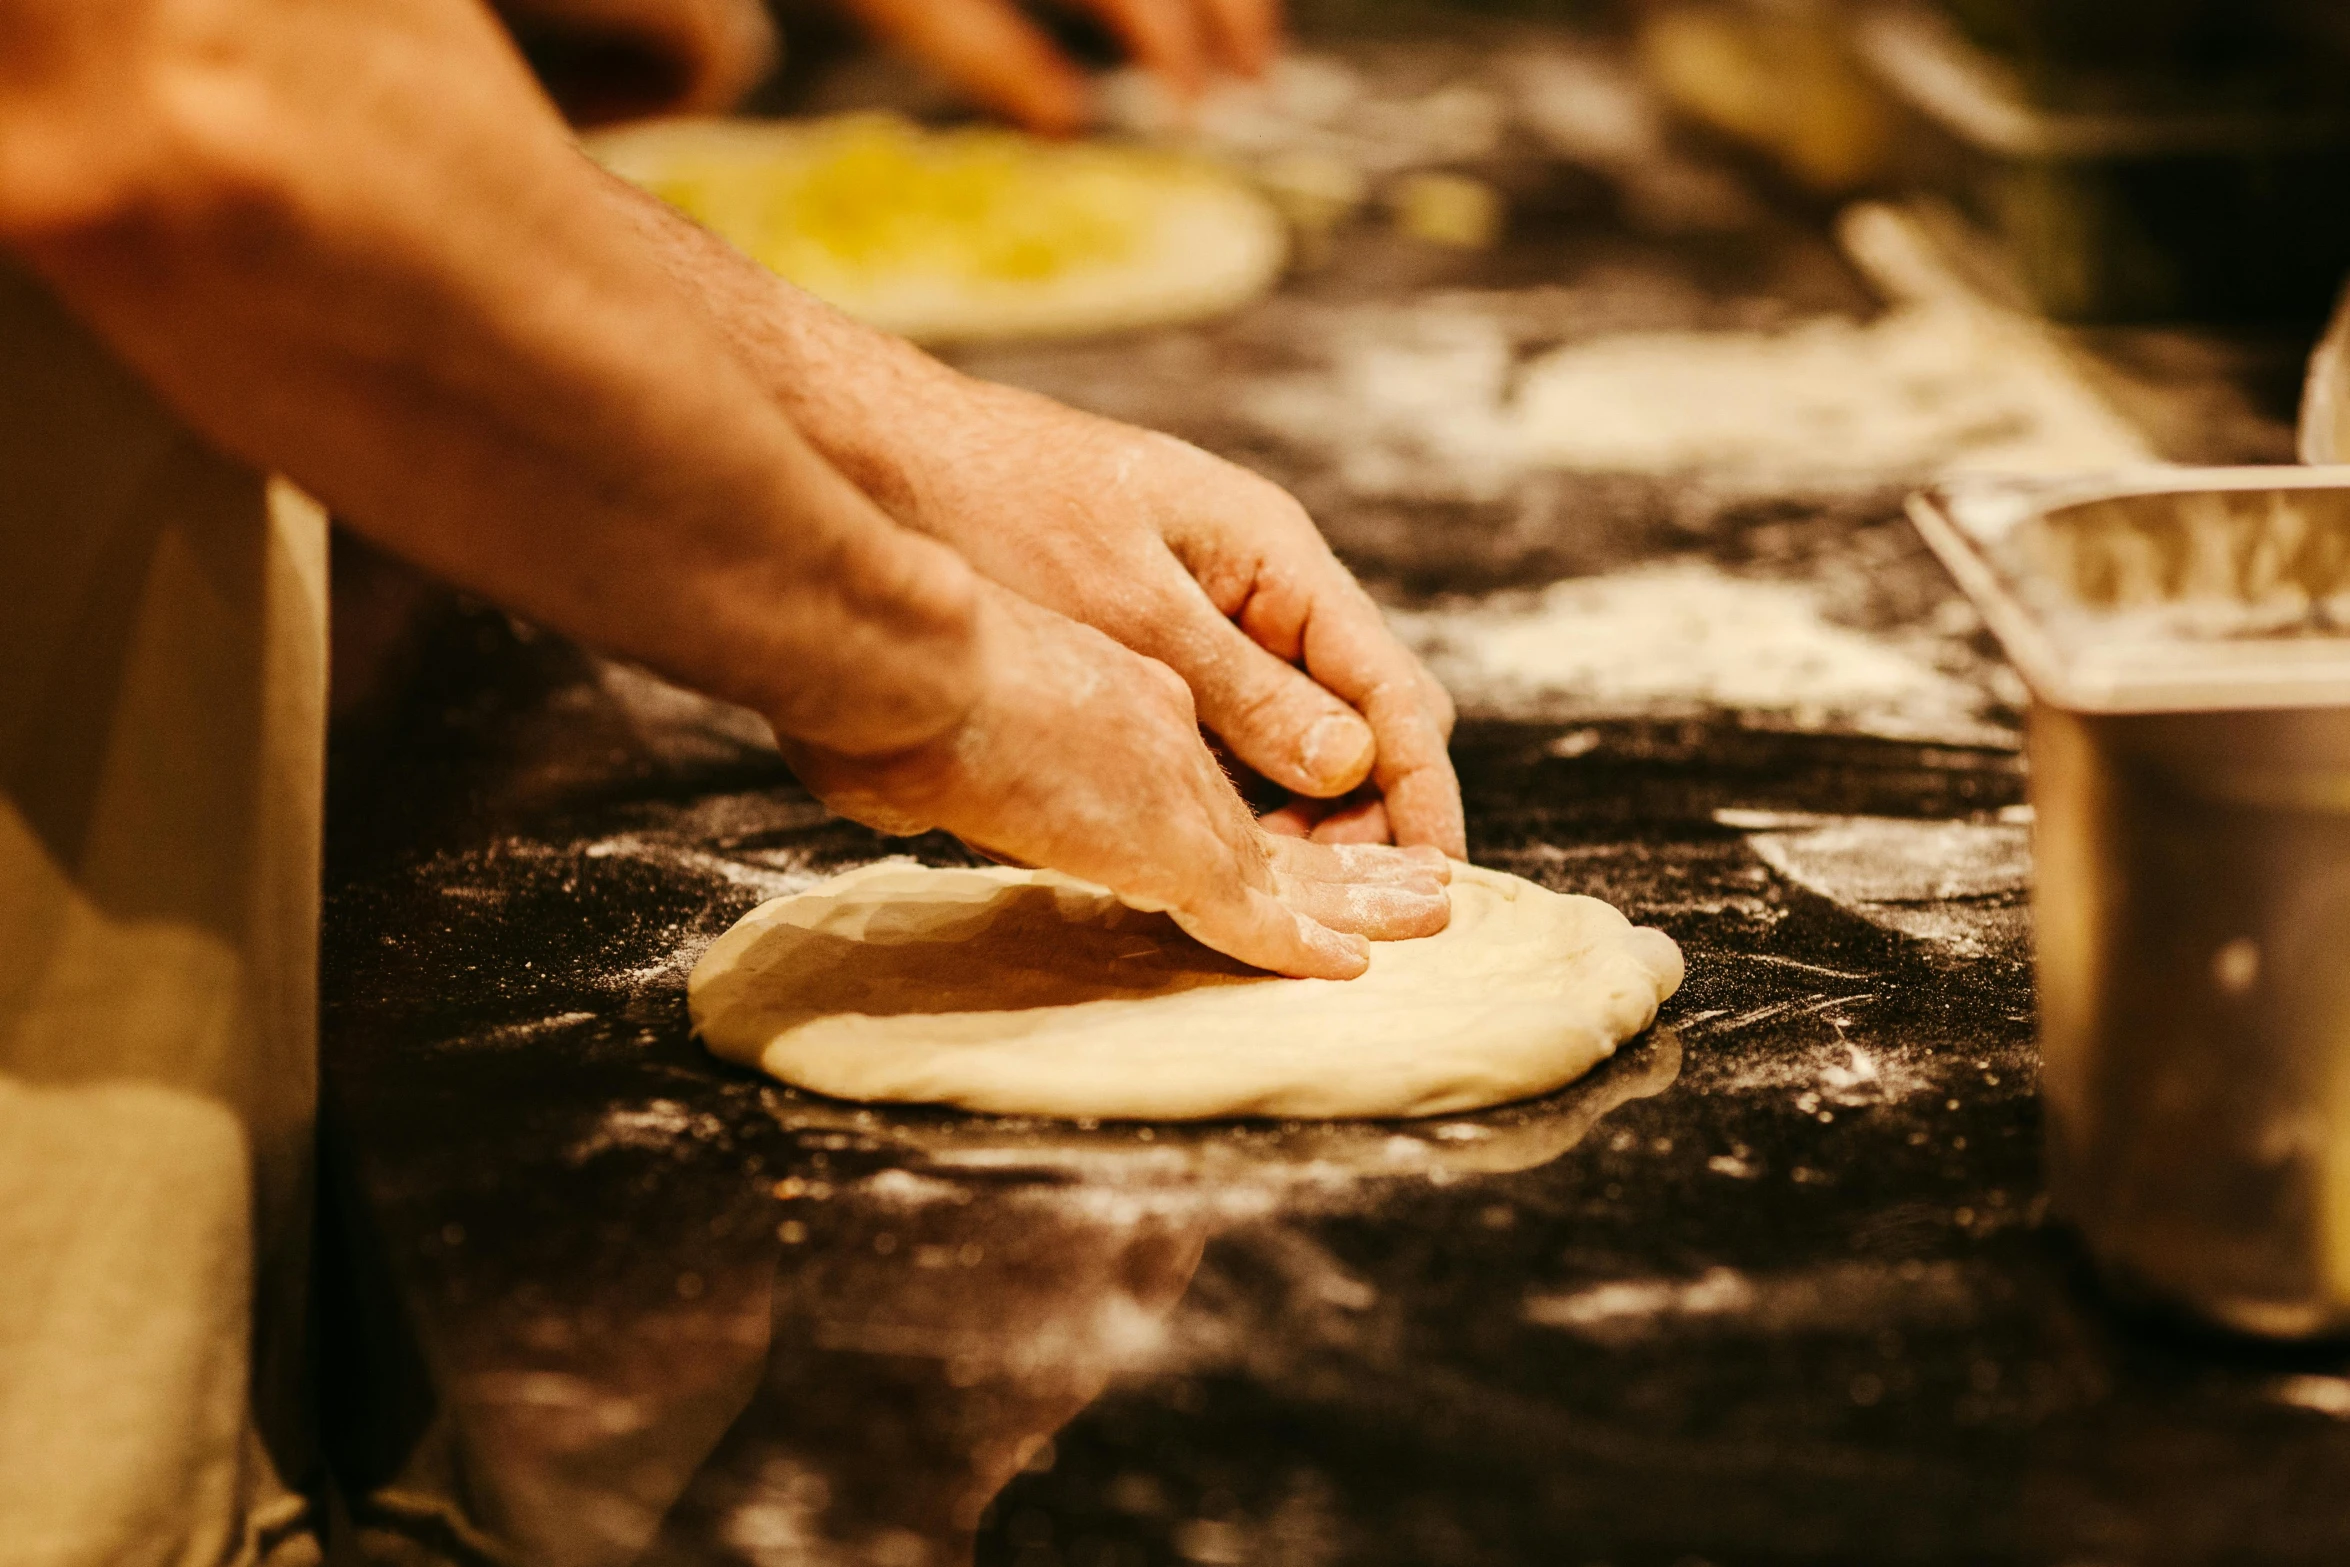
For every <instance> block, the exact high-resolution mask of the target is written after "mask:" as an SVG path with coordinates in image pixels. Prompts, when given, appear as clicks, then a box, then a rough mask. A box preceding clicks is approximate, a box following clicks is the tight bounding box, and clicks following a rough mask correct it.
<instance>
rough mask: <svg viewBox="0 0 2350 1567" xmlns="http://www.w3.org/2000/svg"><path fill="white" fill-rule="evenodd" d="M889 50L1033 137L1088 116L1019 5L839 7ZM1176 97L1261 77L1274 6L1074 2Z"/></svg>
mask: <svg viewBox="0 0 2350 1567" xmlns="http://www.w3.org/2000/svg"><path fill="white" fill-rule="evenodd" d="M842 4H843V6H844V8H845V9H847V10H848V11H849V12H851V13H852V14H853V15H855V16H856V17H857V19H858V20H859V21H861V22H863V23H864V24H865V25H866V26H867V27H868V28H870V29H871V30H872V31H873V32H874V33H876V34H878V35H879V36H880V37H881V38H883V39H884V40H886V41H887V42H889V43H891V44H893V45H895V46H896V47H898V48H900V49H902V50H904V51H905V52H906V53H908V54H910V55H912V56H914V57H915V58H916V59H917V60H919V61H921V62H922V63H923V64H924V65H927V66H928V67H930V68H931V69H932V70H934V71H936V72H937V73H938V74H939V75H941V76H943V77H945V78H946V79H947V80H948V81H950V82H952V83H953V84H954V85H956V86H957V87H959V88H961V89H962V90H963V91H964V92H966V93H968V94H969V95H970V96H971V97H972V98H974V99H976V100H977V101H978V102H979V103H981V104H983V105H985V106H986V107H988V108H990V109H994V110H996V111H997V112H998V113H1001V114H1003V115H1006V116H1008V117H1009V118H1011V119H1012V120H1014V121H1015V122H1017V123H1018V124H1021V125H1024V126H1026V127H1027V128H1028V129H1030V130H1032V131H1042V132H1045V133H1047V134H1050V135H1066V134H1068V133H1069V132H1071V131H1076V130H1081V129H1083V128H1084V126H1085V124H1086V121H1087V120H1088V119H1089V118H1090V117H1091V115H1090V112H1089V103H1088V94H1087V89H1086V84H1085V78H1084V76H1083V74H1082V73H1080V72H1079V70H1078V69H1077V67H1076V65H1075V64H1074V63H1072V62H1071V61H1070V59H1069V57H1068V56H1067V55H1065V54H1063V53H1062V52H1061V51H1060V49H1059V48H1058V47H1056V46H1055V45H1054V43H1053V41H1052V39H1051V38H1050V37H1048V36H1047V35H1046V34H1045V32H1044V31H1043V30H1042V29H1041V28H1039V27H1038V26H1037V25H1036V24H1035V23H1034V22H1032V21H1030V20H1029V19H1028V18H1027V17H1026V16H1023V15H1022V14H1021V11H1020V7H1019V6H1018V5H1017V4H1015V3H1014V0H842ZM1077 9H1080V10H1083V11H1086V12H1089V13H1091V14H1092V15H1093V17H1094V18H1095V19H1096V20H1098V21H1100V22H1101V23H1102V24H1104V25H1105V26H1107V27H1108V28H1110V30H1111V31H1113V32H1115V33H1116V34H1117V35H1118V38H1119V41H1120V42H1122V43H1123V44H1124V45H1125V46H1126V49H1127V51H1128V52H1129V53H1130V54H1132V55H1133V57H1134V58H1135V60H1136V61H1137V62H1138V63H1140V64H1141V65H1142V66H1143V67H1144V68H1145V69H1147V70H1149V71H1150V72H1151V73H1152V74H1153V75H1155V76H1157V77H1158V78H1159V79H1160V80H1161V81H1162V82H1164V83H1165V84H1166V85H1167V86H1168V87H1169V88H1170V89H1172V90H1173V91H1174V92H1175V94H1176V95H1177V96H1178V97H1182V98H1187V99H1188V98H1191V97H1194V96H1196V95H1197V94H1198V92H1199V90H1200V88H1201V87H1202V86H1203V85H1204V84H1205V81H1206V79H1207V75H1208V73H1209V72H1210V71H1211V70H1222V71H1228V72H1231V73H1233V74H1235V75H1241V76H1255V75H1257V74H1259V73H1260V72H1262V71H1263V70H1264V69H1265V67H1266V66H1267V65H1268V64H1270V63H1271V61H1272V58H1273V51H1274V48H1275V45H1276V42H1277V40H1278V38H1279V34H1280V31H1281V8H1280V5H1279V3H1278V0H1078V4H1077Z"/></svg>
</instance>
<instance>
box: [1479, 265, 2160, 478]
mask: <svg viewBox="0 0 2350 1567" xmlns="http://www.w3.org/2000/svg"><path fill="white" fill-rule="evenodd" d="M1512 412H1513V415H1514V418H1513V421H1512V422H1513V424H1514V427H1515V433H1516V436H1517V439H1518V441H1519V443H1520V448H1521V450H1522V451H1523V453H1524V454H1525V457H1526V459H1527V460H1528V461H1531V462H1536V463H1541V464H1545V465H1550V466H1557V467H1564V468H1577V469H1590V470H1614V471H1624V470H1629V471H1634V472H1641V473H1697V472H1701V471H1706V472H1714V473H1722V472H1727V473H1729V474H1731V475H1734V476H1736V478H1737V479H1738V480H1739V481H1740V483H1741V485H1742V486H1745V485H1752V486H1755V487H1768V486H1774V485H1781V484H1785V485H1793V486H1798V487H1801V486H1806V485H1817V484H1819V483H1821V482H1822V481H1826V482H1828V483H1831V484H1834V485H1837V486H1839V487H1844V486H1852V485H1866V484H1873V483H1883V482H1888V481H1892V482H1899V481H1904V480H1913V479H1920V478H1925V477H1933V476H1940V475H1943V474H1948V473H1957V472H1995V473H2047V472H2063V471H2069V470H2076V469H2081V468H2100V467H2118V466H2126V465H2128V464H2131V463H2133V462H2144V461H2147V460H2148V457H2149V455H2150V454H2149V452H2148V450H2147V447H2146V444H2145V441H2144V439H2143V438H2142V437H2140V436H2139V435H2138V434H2137V433H2136V432H2135V431H2134V430H2132V429H2131V428H2130V427H2129V426H2128V425H2127V424H2126V423H2124V422H2123V421H2122V419H2121V418H2120V416H2119V415H2117V414H2115V413H2114V412H2113V411H2112V410H2111V409H2109V408H2107V407H2106V405H2105V404H2104V403H2103V402H2102V401H2101V400H2100V399H2098V398H2097V397H2096V396H2095V395H2094V394H2093V393H2092V392H2090V391H2089V390H2087V389H2086V388H2085V387H2083V386H2082V385H2081V384H2080V383H2079V382H2077V381H2074V380H2071V379H2068V378H2065V377H2061V376H2059V375H2055V374H2051V373H2049V372H2048V369H2047V366H2045V365H2044V364H2043V363H2041V362H2040V361H2039V360H2038V359H2037V358H2035V357H2033V356H2028V355H2022V354H2019V353H2018V352H2017V351H2016V350H2015V348H2014V345H2012V344H2010V343H2008V342H2005V341H2003V339H2002V337H2001V335H2000V334H1998V333H1995V332H1990V331H1986V330H1985V323H1984V313H1983V312H1981V311H1978V310H1973V309H1967V308H1963V307H1957V306H1947V305H1912V306H1903V307H1900V308H1896V309H1894V310H1891V311H1888V312H1887V313H1885V314H1884V315H1882V316H1880V317H1878V318H1877V319H1876V320H1874V321H1870V322H1866V323H1857V322H1852V321H1846V320H1839V319H1833V318H1829V319H1821V320H1814V321H1809V322H1805V323H1802V324H1800V325H1798V326H1796V327H1794V328H1792V329H1790V330H1788V331H1785V332H1779V333H1772V334H1763V333H1743V332H1702V333H1701V332H1656V333H1642V334H1627V335H1623V336H1617V337H1609V338H1600V339H1596V340H1594V341H1592V342H1588V343H1577V344H1572V345H1569V346H1567V347H1565V348H1561V349H1558V350H1556V351H1554V352H1553V353H1551V354H1550V355H1548V356H1547V357H1545V358H1543V359H1540V360H1537V361H1536V362H1535V363H1534V364H1532V365H1530V366H1528V367H1527V369H1526V370H1525V372H1524V374H1523V376H1522V378H1521V379H1520V381H1519V384H1518V388H1517V397H1516V401H1515V407H1514V409H1513V410H1512Z"/></svg>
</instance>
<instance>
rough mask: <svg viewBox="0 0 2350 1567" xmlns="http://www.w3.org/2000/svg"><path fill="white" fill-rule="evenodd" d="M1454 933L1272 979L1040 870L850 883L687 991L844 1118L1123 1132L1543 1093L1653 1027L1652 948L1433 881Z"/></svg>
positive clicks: (1476, 875) (730, 944) (1382, 1112)
mask: <svg viewBox="0 0 2350 1567" xmlns="http://www.w3.org/2000/svg"><path fill="white" fill-rule="evenodd" d="M1451 893H1452V923H1451V924H1450V925H1449V926H1448V927H1446V929H1445V930H1444V931H1443V932H1441V933H1440V934H1438V935H1435V936H1429V937H1425V938H1422V939H1420V940H1416V941H1395V942H1375V943H1373V944H1372V948H1371V967H1370V971H1369V972H1368V973H1366V974H1364V975H1363V976H1362V977H1361V978H1359V979H1354V980H1347V981H1335V980H1317V979H1282V978H1278V977H1275V976H1273V975H1269V974H1265V973H1263V972H1261V971H1259V970H1256V969H1252V968H1248V967H1246V966H1245V965H1243V964H1240V963H1237V962H1234V961H1233V960H1231V959H1229V958H1225V957H1223V956H1221V955H1219V954H1217V953H1214V952H1211V951H1209V950H1208V949H1207V948H1205V947H1203V946H1201V945H1200V944H1199V943H1197V942H1195V941H1193V940H1192V939H1191V938H1190V937H1189V936H1186V935H1184V934H1183V933H1182V932H1181V931H1179V930H1178V929H1176V927H1175V924H1174V922H1173V921H1172V920H1170V919H1168V918H1167V916H1165V915H1163V914H1145V913H1141V912H1139V911H1137V910H1134V909H1130V908H1128V907H1126V906H1125V905H1124V904H1122V903H1120V902H1119V901H1118V900H1117V899H1116V898H1115V897H1114V896H1113V895H1111V894H1110V893H1108V892H1105V891H1104V890H1102V889H1101V888H1099V887H1095V886H1092V885H1090V884H1088V883H1085V882H1081V881H1075V880H1072V879H1070V878H1069V877H1066V876H1061V875H1058V874H1056V873H1054V872H1051V871H1022V870H1010V869H1005V868H1000V867H995V868H989V869H985V870H936V869H931V868H929V867H926V866H922V865H917V864H915V863H913V862H912V861H910V860H885V861H883V862H881V863H880V864H877V865H868V866H865V867H863V868H862V869H859V870H854V871H850V872H848V873H847V874H845V875H841V876H835V877H833V878H832V879H831V880H830V881H827V882H824V883H821V884H820V885H818V886H815V887H812V888H810V889H809V890H807V891H806V892H802V893H796V894H793V895H792V896H790V897H784V898H777V899H775V900H774V901H772V902H769V903H763V904H761V905H760V906H759V907H758V908H756V909H753V910H752V911H751V912H750V913H749V914H746V915H745V916H743V918H742V919H741V920H740V921H739V922H738V923H737V924H736V925H735V926H734V928H733V929H731V930H729V931H728V932H727V933H726V934H725V935H723V936H721V937H719V938H718V940H717V942H716V943H715V944H713V945H712V946H711V948H710V950H709V951H708V952H707V953H705V954H704V955H703V957H702V960H701V962H700V963H698V964H696V965H695V967H694V971H693V976H692V978H691V979H690V980H689V981H688V983H687V995H688V998H689V1004H690V1006H691V1009H692V1013H693V1020H694V1027H695V1029H696V1030H697V1031H698V1032H699V1033H700V1034H701V1036H702V1039H703V1040H704V1042H706V1043H707V1044H708V1045H709V1047H710V1048H711V1049H712V1050H714V1051H716V1052H717V1053H718V1054H719V1055H722V1056H725V1057H727V1058H728V1059H729V1060H733V1061H739V1062H742V1063H744V1064H745V1065H749V1066H757V1067H761V1068H764V1069H765V1070H766V1071H768V1072H770V1073H772V1074H773V1075H774V1076H776V1077H779V1078H781V1079H783V1080H784V1081H785V1082H787V1083H795V1084H797V1085H799V1086H800V1087H803V1088H812V1089H815V1090H816V1091H818V1092H819V1093H825V1094H831V1095H833V1096H835V1097H837V1098H842V1099H859V1100H889V1101H899V1102H908V1103H940V1102H943V1103H946V1104H954V1105H960V1106H963V1107H964V1108H966V1109H971V1110H984V1111H989V1112H993V1113H995V1114H999V1115H1052V1116H1067V1117H1072V1118H1081V1117H1101V1118H1104V1119H1108V1118H1121V1119H1134V1120H1188V1119H1195V1118H1202V1117H1222V1116H1281V1117H1286V1116H1300V1117H1304V1116H1313V1117H1323V1116H1411V1115H1439V1114H1446V1113H1450V1112H1454V1111H1461V1110H1473V1109H1477V1108H1480V1107H1482V1106H1485V1105H1494V1104H1501V1103H1504V1102H1506V1101H1508V1100H1512V1099H1523V1098H1528V1097H1530V1096H1533V1095H1536V1094H1543V1093H1548V1092H1550V1091H1551V1090H1552V1089H1555V1088H1558V1087H1560V1086H1562V1085H1564V1084H1566V1083H1568V1082H1571V1081H1573V1080H1574V1079H1575V1078H1578V1077H1580V1076H1582V1075H1583V1074H1584V1073H1585V1072H1588V1071H1589V1070H1591V1068H1592V1067H1593V1066H1595V1065H1597V1064H1598V1063H1599V1062H1600V1061H1602V1060H1604V1059H1605V1058H1606V1057H1607V1056H1609V1055H1610V1054H1612V1053H1613V1052H1614V1050H1615V1048H1616V1046H1617V1044H1618V1043H1620V1042H1621V1041H1623V1040H1625V1039H1628V1038H1630V1037H1631V1036H1632V1035H1634V1034H1637V1033H1639V1032H1640V1031H1641V1030H1642V1029H1644V1028H1646V1027H1648V1025H1649V1024H1650V1023H1651V1022H1652V1021H1654V1020H1655V1017H1656V1009H1657V1007H1658V1005H1659V1004H1660V1003H1661V1002H1662V1001H1663V1000H1664V999H1665V998H1666V997H1667V996H1670V995H1671V994H1672V993H1673V992H1674V991H1675V990H1676V989H1678V988H1679V986H1680V983H1681V954H1680V950H1679V949H1678V948H1677V947H1675V946H1674V945H1673V943H1672V941H1671V939H1670V938H1669V937H1667V936H1666V935H1665V934H1664V933H1663V932H1662V931H1656V930H1647V929H1640V928H1636V927H1634V926H1633V925H1632V924H1631V923H1630V922H1629V921H1628V920H1626V919H1625V918H1624V916H1623V915H1621V914H1619V913H1617V912H1616V911H1615V910H1614V909H1612V908H1610V907H1608V906H1607V905H1606V904H1604V903H1601V902H1600V901H1599V900H1597V899H1596V898H1581V897H1570V896H1564V895H1561V894H1559V893H1554V892H1549V891H1546V890H1545V889H1543V888H1541V887H1537V886H1535V885H1534V884H1533V883H1532V882H1529V881H1524V880H1521V879H1520V878H1518V877H1515V876H1507V875H1503V874H1501V873H1500V872H1498V871H1489V870H1481V869H1477V868H1474V867H1471V866H1466V865H1461V866H1456V867H1454V871H1453V881H1452V888H1451Z"/></svg>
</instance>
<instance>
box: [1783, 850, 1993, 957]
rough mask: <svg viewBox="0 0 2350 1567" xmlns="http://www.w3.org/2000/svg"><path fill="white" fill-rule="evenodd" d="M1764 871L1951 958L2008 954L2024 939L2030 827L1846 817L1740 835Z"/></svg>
mask: <svg viewBox="0 0 2350 1567" xmlns="http://www.w3.org/2000/svg"><path fill="white" fill-rule="evenodd" d="M1746 841H1747V843H1748V845H1749V846H1751V847H1752V848H1753V850H1754V852H1755V854H1756V855H1757V856H1758V857H1759V858H1760V859H1761V860H1762V861H1763V863H1764V864H1766V865H1768V866H1770V867H1771V869H1773V870H1774V871H1777V872H1778V873H1779V874H1780V875H1781V876H1783V877H1785V878H1786V879H1787V880H1788V881H1791V882H1793V883H1795V884H1796V885H1797V886H1799V887H1803V888H1805V889H1807V890H1809V891H1811V892H1814V893H1817V894H1819V895H1820V896H1821V897H1823V898H1826V899H1828V900H1829V901H1830V902H1832V903H1835V904H1836V905H1837V906H1838V907H1840V908H1845V909H1849V910H1851V911H1852V912H1853V913H1855V914H1858V915H1860V916H1861V917H1862V918H1863V919H1865V920H1868V921H1869V922H1870V923H1871V924H1874V925H1877V926H1879V927H1881V928H1883V929H1886V930H1892V931H1898V932H1899V933H1901V934H1902V935H1905V936H1909V937H1911V938H1913V939H1915V940H1919V941H1923V942H1926V943H1928V944H1929V945H1931V946H1934V947H1936V948H1938V949H1940V950H1942V951H1944V952H1947V953H1949V954H1950V955H1952V956H1955V957H1968V958H1973V957H1985V956H1993V955H1997V956H2014V955H2018V954H2020V953H2021V951H2022V949H2023V947H2024V944H2025V942H2026V941H2027V940H2028V939H2029V936H2030V933H2031V923H2030V921H2031V914H2030V910H2029V909H2028V908H2027V907H2026V906H2025V903H2024V897H2025V894H2026V893H2027V892H2029V890H2030V888H2031V879H2032V841H2031V829H2030V828H2029V827H2027V826H2024V825H2022V824H2019V823H2014V822H1917V821H1905V820H1900V819H1898V818H1890V817H1873V816H1855V817H1848V818H1844V819H1842V820H1837V821H1832V822H1830V823H1829V824H1828V825H1824V826H1819V827H1813V828H1810V829H1808V830H1804V831H1799V832H1773V833H1755V834H1752V835H1750V836H1749V837H1748V838H1747V840H1746Z"/></svg>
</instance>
